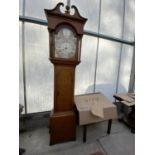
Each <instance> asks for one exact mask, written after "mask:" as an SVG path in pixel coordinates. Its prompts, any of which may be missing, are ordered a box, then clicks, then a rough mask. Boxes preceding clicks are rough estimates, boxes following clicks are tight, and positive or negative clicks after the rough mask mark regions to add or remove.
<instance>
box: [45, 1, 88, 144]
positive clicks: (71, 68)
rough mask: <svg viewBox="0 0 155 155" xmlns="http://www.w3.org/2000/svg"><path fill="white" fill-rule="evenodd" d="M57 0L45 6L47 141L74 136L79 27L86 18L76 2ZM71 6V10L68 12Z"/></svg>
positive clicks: (69, 138) (79, 42)
mask: <svg viewBox="0 0 155 155" xmlns="http://www.w3.org/2000/svg"><path fill="white" fill-rule="evenodd" d="M60 7H64V4H63V3H58V4H57V6H56V7H55V8H54V9H52V10H47V9H45V14H46V17H47V21H48V31H49V48H50V52H49V53H50V54H49V60H50V61H51V63H53V65H54V109H53V110H52V112H51V116H50V145H52V144H56V143H61V142H66V141H71V140H75V139H76V114H75V111H74V106H75V104H74V84H75V68H76V66H77V65H78V64H79V63H80V58H81V42H82V36H83V28H84V25H85V23H86V21H87V19H86V18H84V17H82V16H81V15H80V14H79V11H78V9H77V8H76V6H74V5H73V6H71V8H70V6H68V5H67V6H66V10H65V12H64V13H63V12H61V9H60ZM70 9H74V14H73V15H71V14H70Z"/></svg>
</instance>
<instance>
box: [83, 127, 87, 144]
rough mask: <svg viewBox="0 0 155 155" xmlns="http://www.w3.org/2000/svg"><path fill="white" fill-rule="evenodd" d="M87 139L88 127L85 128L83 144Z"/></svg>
mask: <svg viewBox="0 0 155 155" xmlns="http://www.w3.org/2000/svg"><path fill="white" fill-rule="evenodd" d="M86 139H87V126H86V125H84V126H83V142H86Z"/></svg>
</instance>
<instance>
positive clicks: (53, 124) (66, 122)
mask: <svg viewBox="0 0 155 155" xmlns="http://www.w3.org/2000/svg"><path fill="white" fill-rule="evenodd" d="M73 140H76V116H75V113H74V111H66V112H55V113H53V114H52V115H51V116H50V145H53V144H57V143H62V142H67V141H73Z"/></svg>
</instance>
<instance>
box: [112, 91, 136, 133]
mask: <svg viewBox="0 0 155 155" xmlns="http://www.w3.org/2000/svg"><path fill="white" fill-rule="evenodd" d="M113 97H114V98H115V99H116V100H118V101H119V102H121V103H122V104H123V105H125V106H127V107H129V108H131V112H130V113H128V114H127V115H125V116H124V117H122V118H121V119H119V120H120V121H122V122H123V123H124V124H126V125H127V126H128V127H129V128H130V129H131V132H132V133H135V94H134V93H118V94H114V95H113ZM116 103H117V102H116Z"/></svg>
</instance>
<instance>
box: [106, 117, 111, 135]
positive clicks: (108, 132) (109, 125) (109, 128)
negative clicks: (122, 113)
mask: <svg viewBox="0 0 155 155" xmlns="http://www.w3.org/2000/svg"><path fill="white" fill-rule="evenodd" d="M111 124H112V119H109V120H108V130H107V134H110V132H111Z"/></svg>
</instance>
